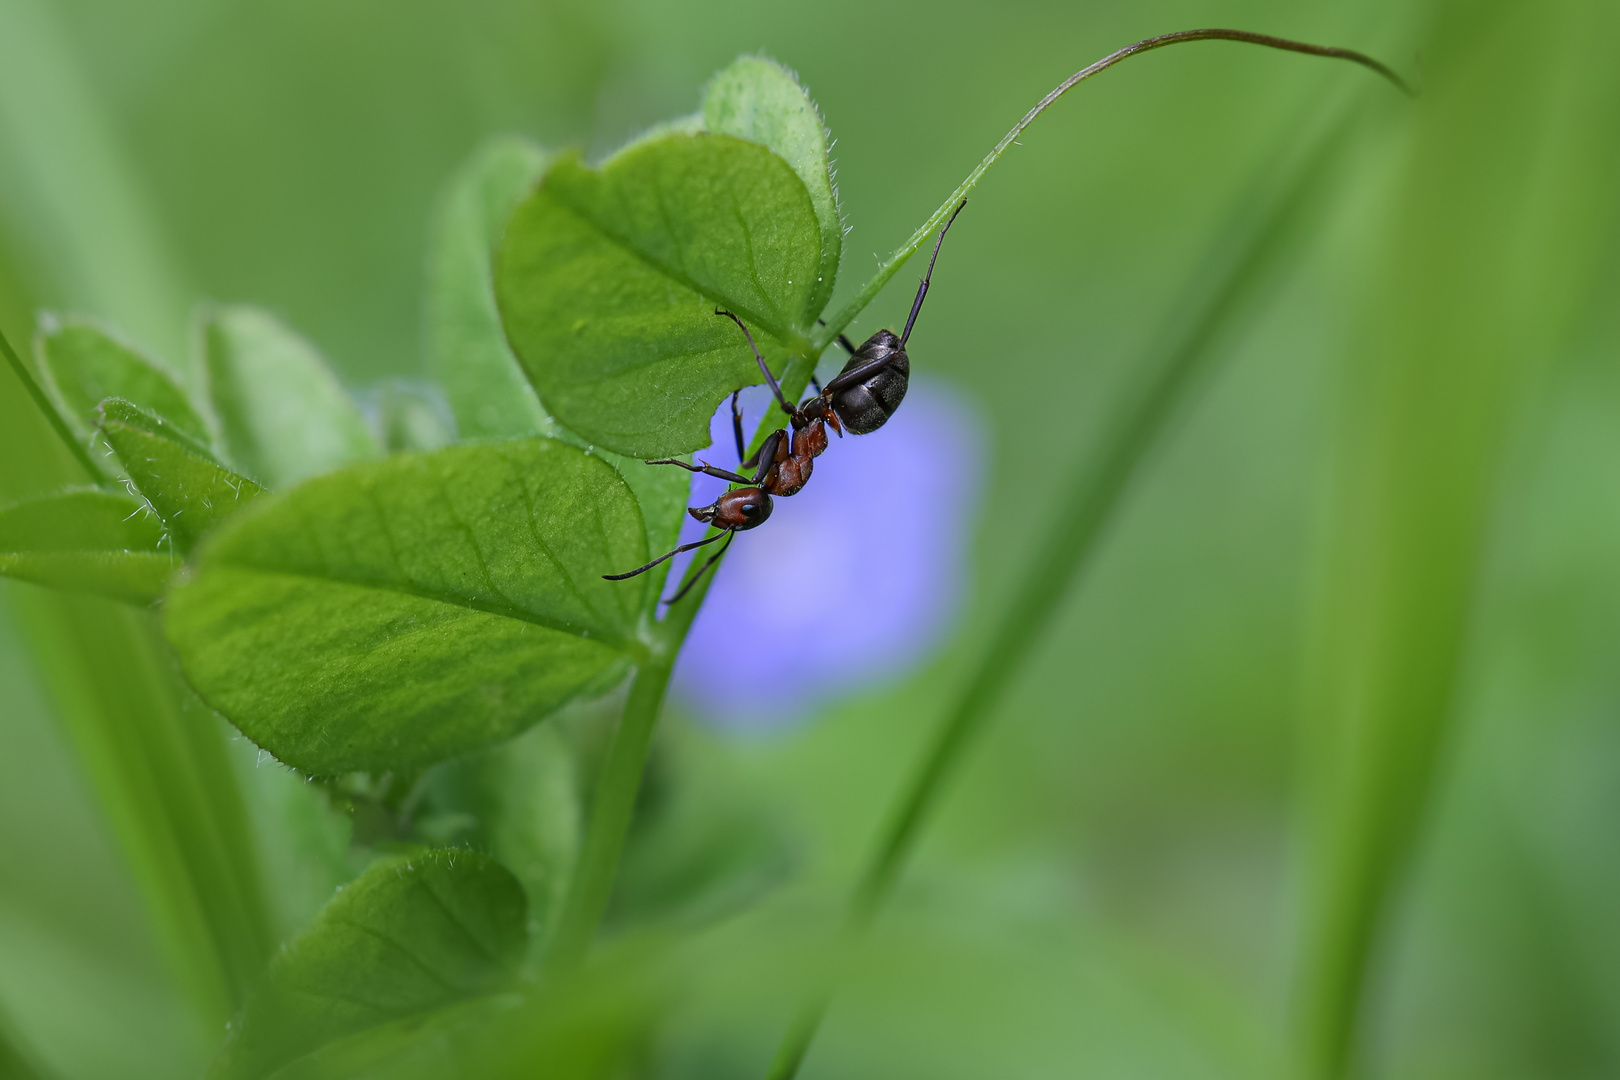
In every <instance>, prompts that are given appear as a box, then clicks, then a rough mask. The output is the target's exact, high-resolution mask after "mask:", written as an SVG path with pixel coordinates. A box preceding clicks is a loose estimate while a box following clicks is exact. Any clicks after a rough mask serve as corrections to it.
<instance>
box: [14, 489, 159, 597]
mask: <svg viewBox="0 0 1620 1080" xmlns="http://www.w3.org/2000/svg"><path fill="white" fill-rule="evenodd" d="M163 539H164V536H163V528H162V525H161V524H160V523H159V522H158V520H157V519H156V518H154V517H153V516H152V515H151V513H150V512H149V511H148V510H147V509H146V507H145V506H143V505H141V503H140V502H139V501H138V500H136V499H132V498H130V497H129V496H127V495H122V494H114V493H113V492H109V491H99V490H95V489H86V490H80V491H65V492H62V493H61V494H58V495H51V496H48V497H46V498H43V499H34V500H31V501H29V502H25V503H19V504H17V505H15V506H8V507H6V508H5V509H3V510H0V575H3V576H5V577H12V578H18V579H20V580H22V581H31V582H33V583H34V584H36V585H48V586H50V587H51V588H54V589H66V590H68V591H70V592H82V593H91V594H94V595H97V596H105V597H108V598H109V599H113V600H123V601H126V602H129V603H133V604H150V603H152V602H153V601H155V600H156V599H157V598H158V596H159V595H160V594H161V593H162V592H163V586H164V583H165V582H166V581H167V580H168V578H169V574H170V573H171V572H172V571H173V570H174V568H175V558H174V555H173V554H172V553H171V552H170V551H169V549H168V547H167V546H166V545H165V544H164V542H163Z"/></svg>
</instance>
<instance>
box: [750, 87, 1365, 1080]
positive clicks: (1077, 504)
mask: <svg viewBox="0 0 1620 1080" xmlns="http://www.w3.org/2000/svg"><path fill="white" fill-rule="evenodd" d="M1333 115H1334V116H1335V117H1337V119H1335V120H1334V121H1333V122H1331V123H1326V124H1323V125H1321V126H1320V127H1319V128H1318V131H1317V134H1316V137H1315V138H1314V139H1309V140H1306V141H1307V144H1308V146H1309V149H1308V150H1307V151H1305V152H1304V153H1301V152H1300V151H1298V150H1297V149H1285V150H1284V151H1283V152H1282V154H1281V155H1279V157H1280V160H1273V161H1272V162H1270V163H1268V167H1267V168H1266V169H1264V170H1262V171H1261V173H1260V177H1261V180H1260V182H1258V183H1256V184H1255V185H1253V189H1254V190H1257V191H1259V192H1261V194H1260V195H1259V197H1257V198H1256V199H1254V200H1253V202H1251V203H1248V204H1247V205H1245V206H1244V207H1242V208H1241V209H1240V211H1239V213H1237V214H1236V215H1235V216H1234V219H1233V220H1232V221H1231V222H1229V223H1228V226H1227V227H1226V228H1225V229H1224V230H1223V231H1222V233H1221V235H1220V236H1219V237H1218V239H1217V242H1216V243H1215V245H1214V246H1213V248H1212V249H1211V252H1210V254H1209V256H1208V257H1207V258H1206V259H1205V260H1204V264H1203V266H1202V269H1201V270H1200V272H1199V273H1197V274H1195V275H1193V277H1192V285H1191V287H1190V288H1189V289H1188V290H1187V294H1186V295H1184V296H1183V297H1182V298H1181V302H1180V303H1178V304H1177V305H1176V306H1175V307H1174V308H1173V309H1172V310H1173V311H1175V312H1176V313H1178V314H1177V315H1176V316H1174V317H1173V318H1174V321H1173V324H1172V328H1171V329H1170V330H1169V331H1168V332H1167V333H1166V334H1165V335H1163V336H1162V337H1161V338H1160V339H1159V340H1158V342H1157V343H1156V344H1155V346H1154V347H1152V348H1150V349H1149V350H1148V352H1147V355H1146V356H1145V357H1144V361H1143V365H1142V367H1143V370H1144V372H1145V378H1144V379H1143V381H1142V382H1141V383H1140V384H1139V386H1138V389H1137V391H1136V392H1135V393H1134V395H1132V396H1131V398H1130V400H1129V401H1128V402H1127V404H1126V405H1125V407H1124V408H1122V409H1121V410H1120V411H1119V413H1118V414H1116V419H1115V420H1114V422H1113V423H1112V424H1111V426H1110V427H1109V428H1108V430H1107V431H1106V432H1105V434H1104V436H1103V438H1102V440H1101V443H1100V450H1099V451H1098V452H1097V453H1096V454H1095V456H1094V457H1093V459H1092V462H1091V463H1090V464H1089V465H1088V466H1087V467H1084V468H1082V469H1081V470H1080V471H1079V473H1078V474H1077V475H1076V477H1075V479H1074V480H1073V481H1072V482H1071V483H1070V484H1068V485H1067V486H1066V490H1067V493H1068V494H1067V497H1066V498H1065V500H1064V502H1063V505H1062V507H1061V509H1060V510H1059V512H1058V515H1057V517H1056V518H1055V520H1054V521H1053V522H1052V524H1051V525H1050V527H1049V528H1048V529H1047V532H1046V534H1045V536H1044V538H1043V539H1042V541H1041V542H1040V544H1039V546H1038V548H1037V554H1036V556H1035V558H1034V559H1033V560H1032V561H1031V562H1030V564H1029V567H1028V569H1027V571H1026V572H1025V573H1024V575H1023V576H1022V578H1021V579H1020V581H1019V582H1018V584H1017V585H1016V586H1015V587H1014V589H1013V599H1012V601H1011V602H1010V603H1009V604H1008V606H1007V607H1006V609H1005V610H1004V611H1003V612H1002V615H1001V617H1000V619H999V620H998V621H997V623H996V627H995V630H994V631H993V632H992V634H991V636H990V642H989V644H988V646H986V648H985V650H984V652H983V653H982V654H981V655H980V656H979V659H978V660H977V662H976V663H975V664H974V666H973V670H972V673H971V674H970V675H969V676H968V679H967V682H966V685H965V687H964V689H963V690H962V692H961V694H960V696H959V697H958V698H957V700H956V703H955V705H954V706H953V707H952V708H951V709H950V711H949V712H948V713H947V714H946V715H945V717H944V718H943V720H942V721H941V723H940V725H939V727H938V729H937V730H936V731H935V734H934V737H933V739H932V741H931V742H930V743H929V744H928V746H927V748H926V750H925V751H924V753H923V756H922V759H921V761H920V762H919V764H918V765H917V767H916V768H915V769H914V771H913V773H912V776H911V779H910V781H909V783H908V784H907V785H906V787H905V789H904V791H903V793H902V794H901V796H900V798H899V799H898V801H897V803H896V805H895V808H894V811H893V812H892V814H891V815H890V818H889V823H888V825H887V827H886V828H885V829H884V831H883V834H882V837H881V839H880V841H879V843H878V845H877V848H876V851H875V852H874V854H873V856H872V858H871V859H870V861H869V862H868V863H867V866H866V869H865V871H864V872H863V873H862V875H861V878H860V880H859V883H858V884H857V886H856V888H855V890H854V892H853V894H852V895H851V898H850V901H849V906H848V908H847V910H846V913H845V918H844V923H843V927H842V929H841V931H840V935H839V941H838V944H837V947H836V948H835V949H834V950H833V953H832V955H833V957H834V962H833V968H834V976H833V977H836V970H837V968H838V967H839V966H840V965H839V963H838V958H840V957H842V956H844V955H847V953H848V952H849V951H850V950H851V949H852V947H853V945H854V944H855V943H856V942H857V941H858V940H859V939H860V937H861V936H862V935H864V933H865V932H866V930H867V928H868V927H869V926H870V924H871V922H872V920H873V918H874V917H875V916H876V914H877V913H878V911H879V910H880V909H881V908H882V907H883V905H884V903H885V902H886V901H887V899H888V898H889V895H890V893H891V892H892V891H893V889H894V884H895V881H896V879H897V878H898V876H899V874H900V871H901V869H902V868H903V867H904V866H905V863H906V860H907V858H908V857H909V855H910V854H911V851H912V849H913V848H914V847H915V846H916V842H917V837H918V835H919V832H920V830H921V827H922V824H923V822H924V821H925V820H926V819H927V817H928V814H929V812H930V811H931V810H932V809H933V807H934V805H935V804H936V803H937V802H938V801H939V797H940V794H941V791H942V790H943V788H944V786H945V783H946V781H947V780H948V779H949V778H950V777H951V775H952V774H953V773H954V772H955V771H956V769H957V768H958V767H959V766H960V764H961V762H962V759H963V757H964V753H965V751H966V749H967V747H968V745H969V744H970V743H971V742H972V740H973V738H974V737H975V736H976V735H977V734H978V733H979V732H980V730H981V729H982V728H983V727H984V725H985V723H986V721H987V720H988V719H989V718H990V716H991V715H992V714H993V711H994V708H995V706H996V704H997V703H998V702H999V700H1000V698H1001V695H1002V693H1003V692H1004V691H1005V690H1006V688H1007V686H1008V684H1009V683H1010V682H1012V680H1013V679H1014V678H1015V677H1016V676H1017V675H1018V674H1019V673H1020V672H1021V670H1022V668H1023V666H1024V663H1025V662H1026V661H1027V660H1028V658H1029V657H1030V656H1031V654H1032V653H1033V652H1034V645H1035V642H1036V641H1037V639H1038V638H1039V637H1040V635H1041V634H1042V633H1044V632H1045V630H1046V627H1047V625H1048V623H1049V622H1050V621H1051V618H1052V616H1053V614H1054V613H1055V612H1056V611H1057V610H1058V608H1059V606H1060V604H1061V603H1062V602H1063V600H1064V599H1065V598H1066V596H1067V595H1068V594H1069V592H1070V590H1071V588H1072V587H1073V586H1074V584H1075V583H1076V581H1077V580H1078V579H1079V578H1080V576H1081V575H1082V574H1083V572H1084V571H1085V569H1086V568H1087V567H1088V566H1089V564H1090V561H1091V556H1092V555H1093V553H1094V552H1095V551H1096V550H1097V542H1098V540H1099V538H1100V537H1101V536H1102V534H1103V532H1104V529H1105V528H1106V526H1107V525H1108V523H1109V522H1110V521H1112V520H1113V519H1114V517H1115V514H1116V511H1117V510H1118V508H1119V506H1120V504H1121V502H1122V501H1123V498H1124V496H1125V494H1126V492H1127V491H1128V490H1129V489H1130V486H1131V483H1132V481H1133V480H1134V479H1135V478H1136V477H1138V476H1139V475H1140V473H1141V470H1142V467H1143V465H1144V463H1145V462H1147V461H1148V459H1149V457H1150V455H1151V452H1152V450H1153V449H1154V448H1155V447H1156V446H1157V445H1158V444H1159V443H1160V442H1161V441H1162V438H1163V435H1164V432H1165V430H1166V428H1167V427H1168V422H1169V420H1170V419H1171V417H1172V416H1174V415H1175V413H1176V411H1177V409H1178V406H1180V405H1181V403H1182V402H1184V401H1185V400H1186V398H1187V396H1188V392H1189V390H1190V389H1191V388H1192V387H1193V386H1194V385H1196V384H1197V383H1198V382H1199V381H1200V378H1201V376H1202V375H1204V374H1205V373H1206V372H1207V370H1208V368H1209V367H1210V365H1211V364H1212V362H1213V360H1214V358H1215V357H1216V356H1217V355H1218V350H1217V349H1216V348H1215V346H1216V345H1217V344H1218V342H1219V341H1220V340H1221V339H1222V338H1223V337H1224V336H1226V334H1227V333H1228V332H1229V331H1230V329H1231V328H1232V326H1233V324H1234V322H1235V321H1236V320H1237V317H1238V316H1239V314H1240V313H1242V312H1244V311H1247V310H1249V309H1250V306H1251V305H1250V304H1249V303H1248V302H1249V301H1250V300H1251V299H1252V298H1253V296H1254V295H1255V294H1256V293H1257V292H1258V291H1259V288H1260V286H1261V285H1262V284H1263V282H1264V281H1266V280H1267V279H1268V278H1269V276H1270V273H1271V271H1273V270H1274V269H1275V267H1276V265H1277V263H1278V262H1279V259H1280V256H1281V255H1282V254H1283V253H1284V252H1285V250H1287V249H1289V248H1291V247H1292V246H1293V244H1292V243H1290V241H1297V240H1298V237H1299V235H1300V233H1301V231H1302V230H1301V229H1299V228H1298V223H1299V222H1300V220H1301V218H1302V217H1303V216H1304V211H1305V210H1306V209H1307V207H1308V206H1310V205H1311V204H1312V203H1313V202H1314V201H1315V200H1313V198H1312V196H1313V194H1314V193H1315V192H1316V191H1317V189H1318V188H1319V187H1320V186H1321V185H1320V181H1321V180H1322V179H1323V178H1324V177H1325V176H1326V175H1328V173H1329V172H1330V167H1331V165H1332V162H1333V160H1334V157H1335V155H1336V154H1337V153H1338V152H1339V150H1340V148H1341V146H1342V144H1343V141H1344V138H1343V137H1344V135H1345V132H1346V128H1347V126H1348V119H1347V117H1346V114H1345V111H1344V110H1343V109H1340V110H1335V111H1334V113H1333ZM1297 141H1298V140H1297V137H1296V136H1292V135H1291V136H1290V137H1289V142H1297ZM831 993H832V979H831V978H829V979H827V980H826V981H824V983H823V984H822V985H820V986H818V987H816V988H815V989H814V990H813V992H812V994H811V995H810V998H809V1000H808V1001H807V1002H806V1004H805V1005H804V1006H803V1007H802V1009H801V1010H800V1012H799V1014H798V1015H797V1016H796V1017H795V1019H794V1021H793V1023H792V1025H791V1026H790V1028H789V1030H788V1032H787V1034H786V1036H785V1037H784V1038H783V1041H782V1043H781V1045H780V1047H779V1048H778V1050H777V1054H776V1057H775V1058H774V1059H773V1061H772V1063H771V1067H770V1070H769V1072H768V1073H767V1074H766V1075H767V1077H768V1078H769V1080H791V1078H792V1077H794V1076H796V1075H797V1074H798V1071H799V1066H800V1065H801V1063H802V1062H803V1060H804V1057H805V1054H806V1053H807V1052H808V1050H809V1048H810V1044H811V1042H812V1040H813V1039H814V1038H815V1034H816V1031H817V1029H818V1028H819V1027H820V1025H821V1020H822V1017H823V1016H824V1015H825V1013H826V1011H827V1007H828V1004H829V1002H830V1000H831Z"/></svg>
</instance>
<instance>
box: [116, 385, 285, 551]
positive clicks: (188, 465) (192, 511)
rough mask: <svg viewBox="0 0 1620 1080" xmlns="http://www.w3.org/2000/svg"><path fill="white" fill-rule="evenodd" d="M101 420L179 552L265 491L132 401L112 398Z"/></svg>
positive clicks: (134, 483)
mask: <svg viewBox="0 0 1620 1080" xmlns="http://www.w3.org/2000/svg"><path fill="white" fill-rule="evenodd" d="M96 417H97V419H96V429H97V430H98V431H99V432H101V435H102V437H103V438H104V439H106V440H107V445H108V446H110V447H112V449H113V453H115V454H117V455H118V460H119V462H120V463H121V464H122V465H123V466H124V473H125V475H126V476H128V477H129V484H130V486H131V487H133V488H134V489H135V490H136V491H137V492H139V493H140V496H141V498H142V499H144V500H145V502H146V505H147V506H149V507H150V508H151V510H152V512H153V513H154V514H155V515H156V516H157V517H158V518H159V519H160V520H161V521H162V522H163V525H164V527H165V528H166V529H167V530H168V536H169V539H170V540H171V541H172V542H173V544H174V546H175V550H176V551H179V552H182V553H184V552H189V551H190V550H191V549H192V548H193V547H195V546H196V544H197V541H199V540H201V539H202V536H203V534H204V533H206V532H207V531H208V530H209V529H212V528H213V527H214V526H216V525H218V524H219V523H220V522H222V521H224V520H225V519H226V518H228V517H230V516H231V515H232V514H234V513H236V511H238V510H240V509H241V508H243V507H244V506H246V505H247V504H248V503H250V502H251V501H253V500H254V499H256V498H258V497H259V496H260V495H263V494H264V493H265V492H264V488H262V487H260V486H259V485H258V484H255V483H254V482H253V481H251V480H249V479H248V478H247V477H245V476H238V475H237V474H236V473H233V472H231V471H230V470H229V469H227V468H225V467H224V466H223V465H221V464H219V462H217V461H215V460H214V457H213V455H212V454H210V453H209V452H208V450H207V449H206V448H205V447H204V446H202V445H201V444H200V443H198V442H197V441H195V440H194V439H192V438H190V437H188V436H187V434H186V433H185V432H183V431H181V430H178V429H176V428H175V427H174V426H173V425H171V424H169V423H168V422H167V421H166V420H165V419H164V418H163V417H161V416H158V415H156V414H154V413H150V412H147V411H146V410H145V409H142V408H139V407H137V406H135V405H133V404H131V403H130V402H128V401H124V400H123V399H121V398H108V399H107V400H106V401H103V402H102V403H101V404H100V405H99V406H98V407H97V409H96Z"/></svg>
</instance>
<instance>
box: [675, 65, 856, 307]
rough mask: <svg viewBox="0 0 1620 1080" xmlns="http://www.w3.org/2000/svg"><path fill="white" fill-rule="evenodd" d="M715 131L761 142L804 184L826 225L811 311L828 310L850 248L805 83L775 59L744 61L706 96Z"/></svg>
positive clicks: (821, 129)
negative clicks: (845, 252)
mask: <svg viewBox="0 0 1620 1080" xmlns="http://www.w3.org/2000/svg"><path fill="white" fill-rule="evenodd" d="M703 123H704V126H706V127H707V128H708V129H709V130H710V131H717V132H721V133H723V134H726V135H735V136H737V138H739V139H747V140H748V141H749V142H757V143H759V144H760V145H761V146H766V147H769V148H770V149H772V150H774V151H776V153H778V154H779V155H781V157H782V159H783V160H785V161H786V162H787V163H788V164H789V165H791V166H793V171H794V172H796V173H798V175H799V179H800V180H802V181H804V186H805V190H806V191H808V192H809V193H810V202H811V203H812V205H814V206H815V210H816V220H817V221H818V222H819V223H820V224H821V267H820V269H819V270H818V271H817V273H816V285H817V288H816V292H815V294H814V298H813V299H812V300H811V306H812V307H814V308H815V309H816V310H817V311H820V310H821V309H822V308H824V307H826V306H827V301H828V300H829V299H830V298H831V297H832V291H833V285H834V284H835V282H836V281H837V278H838V259H839V256H840V254H841V253H842V251H843V248H844V219H843V215H842V214H840V213H839V211H838V189H837V187H835V186H834V184H833V178H832V169H831V167H830V165H829V163H828V161H827V142H828V132H827V125H826V124H825V123H823V122H822V119H821V113H820V111H819V110H817V109H816V103H815V102H814V101H812V100H811V99H810V94H809V92H808V91H806V90H805V88H804V87H803V86H801V85H799V80H798V79H797V78H796V77H795V76H794V74H793V73H792V72H791V71H789V70H788V69H787V68H785V67H783V66H782V65H781V64H778V63H777V62H776V61H775V60H767V59H766V58H764V57H762V56H743V57H739V58H737V59H736V60H735V61H733V62H732V64H731V66H730V67H728V68H726V69H725V70H723V71H721V72H720V73H719V74H717V75H716V76H715V77H714V78H713V79H712V80H711V81H710V82H709V86H708V88H707V89H706V90H705V91H704V94H703Z"/></svg>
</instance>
